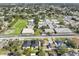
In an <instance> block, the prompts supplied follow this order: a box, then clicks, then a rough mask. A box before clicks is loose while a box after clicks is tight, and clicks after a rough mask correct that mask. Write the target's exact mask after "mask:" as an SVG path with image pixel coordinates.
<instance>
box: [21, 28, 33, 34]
mask: <svg viewBox="0 0 79 59" xmlns="http://www.w3.org/2000/svg"><path fill="white" fill-rule="evenodd" d="M25 33H27V34H34V30H33V29H31V28H24V29H23V31H22V34H25Z"/></svg>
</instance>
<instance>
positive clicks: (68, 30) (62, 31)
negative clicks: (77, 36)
mask: <svg viewBox="0 0 79 59" xmlns="http://www.w3.org/2000/svg"><path fill="white" fill-rule="evenodd" d="M55 31H56V33H72V31H71V30H70V29H69V28H55Z"/></svg>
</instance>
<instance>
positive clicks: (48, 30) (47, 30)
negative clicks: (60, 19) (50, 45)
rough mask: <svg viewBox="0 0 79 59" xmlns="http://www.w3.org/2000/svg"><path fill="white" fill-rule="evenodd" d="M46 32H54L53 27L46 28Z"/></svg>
mask: <svg viewBox="0 0 79 59" xmlns="http://www.w3.org/2000/svg"><path fill="white" fill-rule="evenodd" d="M45 32H46V33H47V32H50V33H51V32H54V30H53V29H45Z"/></svg>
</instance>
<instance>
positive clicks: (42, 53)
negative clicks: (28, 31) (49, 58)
mask: <svg viewBox="0 0 79 59" xmlns="http://www.w3.org/2000/svg"><path fill="white" fill-rule="evenodd" d="M36 55H38V56H45V51H44V50H43V48H42V47H39V48H38V52H37V53H36Z"/></svg>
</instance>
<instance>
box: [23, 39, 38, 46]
mask: <svg viewBox="0 0 79 59" xmlns="http://www.w3.org/2000/svg"><path fill="white" fill-rule="evenodd" d="M38 45H39V41H38V40H27V41H25V42H24V43H23V47H29V46H32V47H35V46H38Z"/></svg>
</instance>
